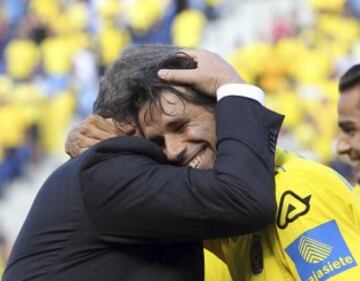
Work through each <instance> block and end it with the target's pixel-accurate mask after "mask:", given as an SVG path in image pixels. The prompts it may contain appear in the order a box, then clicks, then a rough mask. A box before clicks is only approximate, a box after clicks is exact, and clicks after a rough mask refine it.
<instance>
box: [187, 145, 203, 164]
mask: <svg viewBox="0 0 360 281" xmlns="http://www.w3.org/2000/svg"><path fill="white" fill-rule="evenodd" d="M205 151H206V149H205V147H203V148H202V149H201V150H200V151H199V152H198V153H196V154H195V156H194V157H193V158H192V159H191V160H190V161H189V162H188V164H187V165H188V166H190V167H192V168H198V167H199V166H200V164H201V162H202V160H203V159H204V156H205Z"/></svg>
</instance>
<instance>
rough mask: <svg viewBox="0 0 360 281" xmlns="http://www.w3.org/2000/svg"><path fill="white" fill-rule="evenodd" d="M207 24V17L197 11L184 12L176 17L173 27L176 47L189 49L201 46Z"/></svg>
mask: <svg viewBox="0 0 360 281" xmlns="http://www.w3.org/2000/svg"><path fill="white" fill-rule="evenodd" d="M205 24H206V17H205V16H204V15H203V14H202V13H201V12H199V11H197V10H191V9H188V10H184V11H182V12H181V13H180V14H178V15H177V16H176V18H175V19H174V22H173V25H172V37H173V41H174V43H175V44H176V45H178V46H181V47H187V48H194V47H197V46H199V44H200V42H201V39H202V33H203V30H204V27H205Z"/></svg>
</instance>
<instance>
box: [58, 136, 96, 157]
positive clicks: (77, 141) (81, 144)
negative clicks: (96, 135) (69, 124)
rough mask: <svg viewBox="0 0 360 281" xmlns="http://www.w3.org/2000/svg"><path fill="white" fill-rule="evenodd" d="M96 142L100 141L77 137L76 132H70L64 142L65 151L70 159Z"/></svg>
mask: <svg viewBox="0 0 360 281" xmlns="http://www.w3.org/2000/svg"><path fill="white" fill-rule="evenodd" d="M98 142H100V141H99V140H96V139H92V138H88V137H85V136H83V135H79V134H78V133H77V132H73V131H72V132H70V135H69V137H68V139H67V141H66V144H65V151H66V153H67V154H68V155H70V156H71V157H78V156H79V155H81V154H82V153H84V152H85V151H86V150H88V149H89V148H90V147H91V146H93V145H95V144H97V143H98Z"/></svg>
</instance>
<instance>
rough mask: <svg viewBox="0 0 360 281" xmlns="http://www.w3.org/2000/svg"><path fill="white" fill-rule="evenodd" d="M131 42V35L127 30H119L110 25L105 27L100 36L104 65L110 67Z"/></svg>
mask: <svg viewBox="0 0 360 281" xmlns="http://www.w3.org/2000/svg"><path fill="white" fill-rule="evenodd" d="M130 41H131V38H130V34H129V33H128V32H127V31H126V30H125V29H123V30H119V29H118V30H117V29H115V28H114V27H113V26H112V25H110V24H107V25H105V26H104V27H103V29H102V30H101V32H100V34H99V45H100V50H101V51H100V52H101V59H102V63H103V64H104V65H110V64H111V63H112V62H113V61H114V60H115V59H116V58H117V57H118V56H119V55H120V54H121V51H122V50H123V48H124V47H125V46H126V45H127V44H129V43H130Z"/></svg>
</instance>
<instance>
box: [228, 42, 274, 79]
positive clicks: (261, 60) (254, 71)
mask: <svg viewBox="0 0 360 281" xmlns="http://www.w3.org/2000/svg"><path fill="white" fill-rule="evenodd" d="M270 54H271V47H270V45H269V44H267V43H265V42H256V43H253V44H251V45H249V46H246V47H244V48H239V49H237V50H235V51H234V52H233V54H231V55H230V56H229V62H230V63H231V65H232V66H233V67H234V68H235V69H236V70H237V71H238V72H239V73H240V74H245V75H244V79H245V80H246V81H247V82H248V83H254V82H255V78H256V76H257V75H259V74H260V73H262V72H263V71H264V69H265V65H266V64H267V62H268V61H269V58H270V57H271V56H270Z"/></svg>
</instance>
